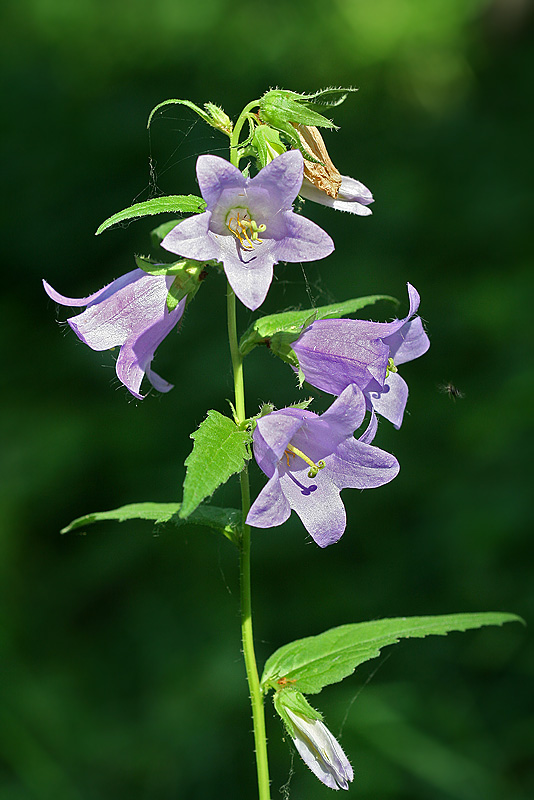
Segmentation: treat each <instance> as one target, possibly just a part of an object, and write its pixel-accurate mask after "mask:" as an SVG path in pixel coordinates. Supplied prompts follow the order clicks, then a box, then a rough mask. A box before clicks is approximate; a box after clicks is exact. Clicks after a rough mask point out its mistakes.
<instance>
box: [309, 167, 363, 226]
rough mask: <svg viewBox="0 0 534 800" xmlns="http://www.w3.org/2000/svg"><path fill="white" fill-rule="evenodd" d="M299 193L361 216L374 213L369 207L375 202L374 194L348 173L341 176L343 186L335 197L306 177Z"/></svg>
mask: <svg viewBox="0 0 534 800" xmlns="http://www.w3.org/2000/svg"><path fill="white" fill-rule="evenodd" d="M299 194H300V196H301V197H303V198H304V199H305V200H312V201H313V202H314V203H320V204H321V205H323V206H329V207H330V208H333V209H334V210H335V211H348V212H349V213H350V214H358V215H359V216H360V217H367V216H369V215H370V214H372V213H373V212H372V211H371V209H370V208H367V206H368V205H370V203H372V202H374V198H373V195H372V194H371V192H370V191H369V189H368V188H367V186H364V184H363V183H360V181H357V180H355V179H354V178H349V177H348V175H342V176H341V186H340V187H339V190H338V195H337V197H335V198H334V197H330V196H329V195H327V194H326V192H323V191H322V190H321V189H319V188H317V186H314V185H313V183H311V181H309V180H308V179H307V178H304V180H303V182H302V186H301V188H300V191H299Z"/></svg>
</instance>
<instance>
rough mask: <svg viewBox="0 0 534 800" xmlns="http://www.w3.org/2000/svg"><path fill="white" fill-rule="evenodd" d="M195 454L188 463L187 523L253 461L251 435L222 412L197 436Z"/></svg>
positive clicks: (210, 415) (184, 513)
mask: <svg viewBox="0 0 534 800" xmlns="http://www.w3.org/2000/svg"><path fill="white" fill-rule="evenodd" d="M191 438H192V439H193V440H194V442H195V444H194V445H193V450H192V452H191V454H190V455H189V456H188V458H187V459H186V461H185V466H186V467H187V473H186V476H185V481H184V498H183V503H182V507H181V509H180V512H179V513H180V517H182V519H185V518H186V517H189V515H190V514H191V513H192V512H193V511H194V510H195V508H197V506H198V505H199V504H200V503H201V502H202V501H203V500H204V499H205V498H206V497H211V495H212V494H213V492H214V491H215V489H217V487H218V486H220V485H221V484H223V483H226V481H227V480H228V478H230V477H231V476H232V475H235V473H236V472H241V471H242V470H243V469H244V467H245V464H246V462H247V461H248V460H249V459H250V452H249V450H248V445H249V444H250V442H251V441H252V437H251V435H250V433H249V432H248V431H246V430H241V429H240V428H238V427H237V425H236V424H235V422H234V421H233V420H231V419H230V418H229V417H225V416H224V415H223V414H220V413H219V412H218V411H208V416H207V417H206V419H205V420H204V421H203V422H202V423H201V424H200V426H199V427H198V429H197V430H196V431H195V433H192V434H191Z"/></svg>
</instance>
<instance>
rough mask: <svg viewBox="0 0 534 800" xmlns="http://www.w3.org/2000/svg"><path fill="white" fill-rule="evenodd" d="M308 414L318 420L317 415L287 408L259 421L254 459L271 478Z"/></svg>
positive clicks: (255, 436) (255, 434)
mask: <svg viewBox="0 0 534 800" xmlns="http://www.w3.org/2000/svg"><path fill="white" fill-rule="evenodd" d="M289 412H293V413H289ZM294 412H297V413H294ZM307 414H309V415H310V416H311V417H313V418H314V419H317V416H316V414H312V413H311V412H310V411H308V412H306V411H305V410H304V409H298V408H286V409H283V410H282V411H275V412H274V413H272V414H268V415H267V416H266V417H262V418H261V419H259V420H258V424H257V426H256V430H255V431H254V458H255V459H256V462H257V464H258V466H259V468H260V469H261V470H262V471H263V472H264V473H265V474H266V475H267V476H268V477H269V478H270V477H271V476H272V475H273V473H274V469H275V466H276V464H277V463H278V461H280V459H281V458H282V456H283V454H284V451H285V449H286V447H287V443H288V442H289V441H291V439H292V438H293V436H295V434H296V433H297V431H298V430H299V428H301V427H302V424H303V420H304V418H305V415H307Z"/></svg>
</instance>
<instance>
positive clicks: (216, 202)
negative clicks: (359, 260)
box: [161, 150, 334, 310]
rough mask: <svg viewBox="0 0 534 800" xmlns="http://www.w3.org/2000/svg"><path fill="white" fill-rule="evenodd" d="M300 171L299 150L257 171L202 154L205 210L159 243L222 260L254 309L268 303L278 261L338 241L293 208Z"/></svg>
mask: <svg viewBox="0 0 534 800" xmlns="http://www.w3.org/2000/svg"><path fill="white" fill-rule="evenodd" d="M302 173H303V158H302V155H301V153H300V152H299V151H297V150H295V151H289V152H287V153H283V154H282V155H280V156H278V157H277V158H275V159H274V160H273V161H271V162H270V163H269V164H267V166H266V167H264V168H263V169H261V170H260V171H259V172H258V174H257V175H256V176H255V177H254V178H248V177H245V175H243V174H242V172H240V170H239V169H237V167H234V166H233V165H232V164H230V163H229V162H228V161H225V160H224V159H223V158H219V157H218V156H212V155H202V156H199V158H198V160H197V178H198V184H199V187H200V191H201V193H202V197H203V198H204V200H205V201H206V211H204V212H203V213H202V214H198V215H196V216H192V217H188V218H187V219H185V220H183V221H182V222H180V223H179V224H178V225H177V226H176V227H175V228H173V230H172V231H171V232H170V233H169V234H167V236H166V237H165V238H164V239H163V241H162V243H161V245H162V247H164V248H165V249H166V250H169V251H170V252H171V253H177V254H178V255H182V256H185V257H186V258H193V259H196V260H198V261H211V260H215V261H220V262H222V264H223V266H224V271H225V273H226V277H227V278H228V281H229V283H230V286H231V287H232V289H233V291H234V292H235V294H236V295H237V297H238V298H239V299H240V300H241V302H242V303H244V305H245V306H247V308H250V309H252V310H254V309H256V308H258V306H260V305H261V303H263V301H264V299H265V297H266V295H267V292H268V290H269V286H270V285H271V281H272V277H273V265H274V264H276V263H277V262H278V261H292V262H299V261H315V260H317V259H319V258H324V257H325V256H328V255H330V253H331V252H332V251H333V249H334V243H333V241H332V239H331V238H330V236H329V235H328V234H327V233H326V232H325V231H323V229H322V228H320V227H319V226H318V225H316V224H315V223H314V222H311V221H310V220H308V219H306V218H305V217H302V216H301V215H299V214H295V213H294V212H293V201H294V200H295V198H296V197H297V195H298V193H299V190H300V187H301V184H302Z"/></svg>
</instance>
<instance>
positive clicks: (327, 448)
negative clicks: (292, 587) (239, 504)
mask: <svg viewBox="0 0 534 800" xmlns="http://www.w3.org/2000/svg"><path fill="white" fill-rule="evenodd" d="M365 411H366V403H365V398H364V396H363V394H362V392H361V391H360V389H358V387H357V386H353V385H351V386H348V387H347V388H346V389H345V391H343V392H342V393H341V395H340V396H339V397H338V398H337V399H336V400H335V401H334V403H332V405H331V406H330V408H329V409H327V411H325V413H324V414H322V415H321V416H318V415H317V414H314V413H312V412H311V411H308V410H305V409H301V408H283V409H280V410H279V411H274V412H272V413H271V414H268V415H267V416H265V417H260V419H258V421H257V424H256V428H255V431H254V437H253V439H254V444H253V446H254V458H255V459H256V462H257V463H258V466H259V467H260V469H261V470H262V471H263V472H264V473H265V475H267V477H268V478H269V481H268V483H267V484H266V485H265V486H264V488H263V489H262V491H261V492H260V494H259V495H258V497H257V498H256V500H255V501H254V503H253V505H252V507H251V509H250V511H249V513H248V516H247V523H248V524H249V525H252V526H253V527H255V528H271V527H274V526H275V525H281V524H282V523H283V522H285V521H286V520H287V519H288V517H289V515H290V514H291V510H292V509H293V511H296V513H297V514H298V516H299V517H300V519H301V521H302V523H303V525H304V527H305V528H306V530H307V531H308V533H309V534H310V535H311V536H312V538H313V539H314V541H315V542H316V543H317V544H318V545H319V547H327V545H329V544H333V543H334V542H337V541H338V540H339V539H340V537H341V536H342V535H343V532H344V531H345V526H346V515H345V507H344V505H343V503H342V501H341V498H340V491H341V489H344V488H352V489H370V488H373V487H375V486H382V484H384V483H388V482H389V481H391V480H392V479H393V478H394V477H395V476H396V475H397V473H398V471H399V464H398V462H397V459H396V458H395V457H394V456H392V455H390V454H389V453H386V452H384V451H383V450H379V449H378V448H377V447H374V446H372V445H371V444H370V443H369V442H370V441H371V440H372V436H373V435H374V431H375V430H376V426H375V427H374V428H373V431H372V433H371V435H370V433H369V429H368V430H367V431H366V432H365V434H364V435H363V436H362V437H361V438H360V439H355V438H354V436H353V433H354V431H355V430H356V429H357V428H359V427H360V425H361V424H362V422H363V419H364V416H365Z"/></svg>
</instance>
